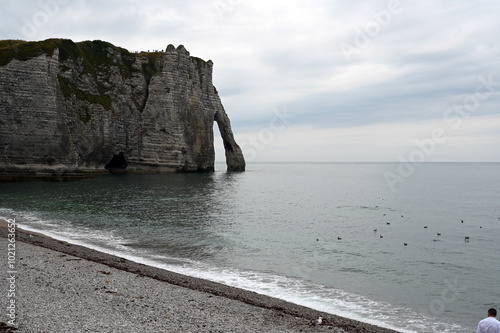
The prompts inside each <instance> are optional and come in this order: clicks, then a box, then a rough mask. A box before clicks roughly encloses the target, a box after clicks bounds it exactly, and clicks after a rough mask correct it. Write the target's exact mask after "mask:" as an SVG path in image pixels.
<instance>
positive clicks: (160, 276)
mask: <svg viewBox="0 0 500 333" xmlns="http://www.w3.org/2000/svg"><path fill="white" fill-rule="evenodd" d="M7 233H8V231H7V224H6V221H2V220H0V235H1V236H0V237H1V238H2V239H3V240H5V243H6V241H7ZM15 235H16V243H17V242H20V243H21V244H20V245H18V246H17V249H16V251H17V253H22V250H23V247H25V246H23V245H24V244H29V245H32V246H35V247H38V249H39V250H41V249H42V248H43V249H48V250H51V251H56V252H59V253H62V254H64V255H65V256H67V255H69V256H73V257H75V258H79V259H78V260H80V259H82V260H85V261H89V262H91V263H94V264H98V265H105V266H107V267H109V268H112V269H115V270H118V271H121V272H124V273H126V274H127V275H130V276H138V277H142V278H147V279H152V280H155V281H157V282H159V283H160V284H161V285H164V284H168V285H170V286H173V287H176V288H186V289H189V290H190V291H194V292H195V293H196V294H203V295H211V297H213V296H215V297H218V298H223V299H226V300H227V301H231V302H232V301H236V302H240V303H244V304H245V305H246V306H249V307H250V308H255V310H258V311H268V312H269V311H270V312H271V313H272V314H273V316H274V317H276V318H280V321H279V322H272V321H269V322H268V321H266V323H265V325H270V326H269V327H268V326H265V327H266V329H269V331H273V330H276V331H278V332H279V331H283V332H285V331H286V332H300V331H306V332H307V331H308V329H309V326H308V323H309V322H310V321H311V320H314V319H316V318H318V317H319V316H321V317H323V324H322V325H321V326H316V327H312V328H310V329H314V331H323V329H325V332H327V331H328V332H335V330H337V332H342V330H343V331H345V332H349V333H358V332H363V333H371V332H373V333H395V332H397V331H394V330H391V329H387V328H383V327H378V326H374V325H371V324H367V323H363V322H359V321H355V320H352V319H348V318H344V317H340V316H336V315H333V314H327V313H323V312H320V311H317V310H313V309H310V308H307V307H304V306H301V305H297V304H294V303H290V302H287V301H284V300H281V299H277V298H273V297H270V296H265V295H261V294H258V293H255V292H252V291H247V290H243V289H239V288H235V287H230V286H227V285H224V284H221V283H217V282H212V281H209V280H204V279H200V278H195V277H190V276H186V275H182V274H179V273H174V272H170V271H167V270H164V269H160V268H156V267H152V266H147V265H144V264H140V263H137V262H133V261H130V260H127V259H124V258H120V257H117V256H113V255H110V254H107V253H103V252H99V251H96V250H93V249H89V248H86V247H83V246H80V245H75V244H70V243H67V242H64V241H59V240H56V239H53V238H50V237H48V236H45V235H43V234H37V233H34V232H29V231H25V230H22V229H19V228H17V227H16V233H15ZM2 243H3V242H2ZM33 260H36V258H34V259H33ZM34 264H36V262H35V263H34ZM23 265H27V267H29V266H30V261H29V260H27V261H26V260H24V259H23ZM4 266H6V263H4ZM23 269H24V268H23ZM3 273H5V272H3ZM21 274H24V272H23V271H22V270H21V269H20V271H19V275H21ZM30 274H31V273H30ZM120 274H121V273H120ZM58 275H59V274H57V275H56V272H54V271H53V272H52V276H51V277H50V280H57V279H58V278H59V276H58ZM84 275H85V274H84ZM20 278H22V275H21V277H20ZM129 278H130V277H129ZM154 283H156V282H154ZM165 287H167V286H166V285H165ZM37 292H38V293H43V292H44V291H43V290H38V291H37ZM46 296H47V297H46V298H47V299H49V298H50V295H46ZM42 298H43V297H42ZM170 301H172V302H173V300H170ZM170 301H169V302H170ZM176 301H177V303H179V302H181V303H182V300H176ZM179 306H182V304H181V305H179ZM66 310H67V311H70V309H66ZM207 311H208V312H209V313H210V309H209V310H207ZM222 311H224V310H222ZM242 315H243V314H242ZM24 316H26V314H25V315H24ZM2 318H5V315H4V316H3V317H2ZM284 319H286V320H284ZM234 320H241V318H240V317H239V316H237V317H236V318H234ZM20 324H21V325H22V323H20ZM224 325H227V324H224ZM263 325H264V324H263ZM192 329H193V328H191V330H192ZM332 329H333V330H334V331H332ZM28 331H29V330H28ZM28 331H27V332H28ZM229 331H231V330H230V329H228V328H226V329H223V330H222V331H220V332H229ZM166 332H168V330H167V331H166ZM199 332H209V331H208V330H203V329H202V330H199ZM210 332H211V331H210Z"/></svg>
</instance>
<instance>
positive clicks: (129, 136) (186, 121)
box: [0, 39, 245, 179]
mask: <svg viewBox="0 0 500 333" xmlns="http://www.w3.org/2000/svg"><path fill="white" fill-rule="evenodd" d="M0 54H1V56H0V93H1V95H0V154H1V155H0V178H3V179H14V178H29V177H35V178H47V177H48V178H51V177H63V178H64V177H72V176H81V175H85V174H89V173H96V172H108V171H112V172H173V171H181V172H200V171H213V170H214V160H215V151H214V144H213V137H214V135H213V126H214V121H216V122H217V125H218V127H219V130H220V132H221V136H222V138H223V142H224V148H225V150H226V162H227V169H228V170H229V171H243V170H244V169H245V161H244V158H243V154H242V152H241V149H240V147H239V146H238V145H237V144H236V142H235V140H234V136H233V133H232V130H231V126H230V121H229V118H228V116H227V114H226V112H225V111H224V108H223V106H222V103H221V101H220V98H219V96H218V93H217V91H216V89H215V87H214V86H213V84H212V69H213V63H212V62H211V61H210V60H209V61H203V60H201V59H199V58H195V57H191V56H190V54H189V52H188V51H187V50H186V49H185V48H184V47H183V46H182V45H181V46H179V47H177V48H175V47H174V46H173V45H169V46H168V47H167V49H166V50H165V51H164V52H153V53H134V54H133V53H130V52H128V51H127V50H124V49H122V48H118V47H116V46H113V45H112V44H109V43H106V42H102V41H93V42H82V43H73V42H72V41H70V40H56V39H52V40H47V41H44V42H37V43H28V42H20V41H3V42H0Z"/></svg>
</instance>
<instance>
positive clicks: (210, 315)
mask: <svg viewBox="0 0 500 333" xmlns="http://www.w3.org/2000/svg"><path fill="white" fill-rule="evenodd" d="M7 244H8V239H7V229H6V228H5V224H1V227H0V248H1V249H4V251H2V265H0V267H2V268H0V281H1V283H0V292H1V294H3V295H5V294H6V293H7V292H8V290H9V282H8V280H7V278H8V273H7V272H8V266H7V255H8V253H7V252H8V251H7ZM16 269H17V273H16V274H15V275H16V279H15V289H16V290H15V292H16V297H15V300H16V313H15V315H16V323H17V324H18V327H19V329H18V331H17V332H37V333H42V332H50V333H55V332H106V333H107V332H131V333H133V332H191V333H194V332H207V333H208V332H214V333H215V332H334V333H335V332H339V333H340V332H349V333H357V332H366V333H368V332H373V333H390V332H392V333H394V332H395V331H392V330H388V329H385V328H380V327H376V326H373V325H369V324H365V323H361V322H357V321H354V320H350V319H346V318H342V317H338V316H334V315H329V314H325V313H321V312H318V311H315V310H312V309H309V308H306V307H303V306H299V305H296V304H293V303H289V302H286V301H282V300H279V299H276V298H272V297H268V296H264V295H260V294H257V293H254V292H250V291H246V290H242V289H238V288H233V287H229V286H225V285H222V284H219V283H215V282H211V281H207V280H203V279H198V278H192V277H189V276H185V275H181V274H177V273H173V272H169V271H166V270H162V269H158V268H155V267H151V266H146V265H142V264H138V263H135V262H132V261H129V260H126V259H122V258H118V257H115V256H112V255H108V254H105V253H101V252H98V251H95V250H91V249H88V248H85V247H81V246H77V245H72V244H68V243H65V242H61V241H58V240H54V239H51V238H48V237H45V236H43V235H37V234H33V233H29V232H24V231H22V230H20V229H17V230H16ZM8 301H9V299H8V298H7V297H6V296H3V297H2V298H1V309H2V311H1V312H0V313H1V314H0V322H7V321H8V320H9V318H8V317H7V305H8V303H7V302H8ZM320 315H321V316H322V317H323V325H321V326H316V327H310V326H309V325H308V324H309V322H310V321H311V320H313V319H315V318H317V317H318V316H320ZM0 332H2V329H1V328H0Z"/></svg>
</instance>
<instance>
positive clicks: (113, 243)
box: [0, 209, 463, 333]
mask: <svg viewBox="0 0 500 333" xmlns="http://www.w3.org/2000/svg"><path fill="white" fill-rule="evenodd" d="M14 216H16V217H19V219H18V226H19V227H21V228H23V229H24V230H27V231H31V232H37V233H42V234H45V235H47V236H50V237H52V238H54V239H58V240H61V241H66V242H68V243H72V244H76V245H81V246H85V247H87V248H90V249H94V250H97V251H101V252H104V253H108V254H111V255H115V256H118V257H122V258H125V259H128V260H131V261H134V262H138V263H141V264H145V265H149V266H153V267H158V268H161V269H166V270H170V271H173V272H176V273H180V274H184V275H188V276H193V277H197V278H201V279H206V280H210V281H214V282H219V283H222V284H226V285H229V286H232V287H237V288H241V289H245V290H249V291H253V292H257V293H260V294H264V295H267V296H272V297H276V298H279V299H283V300H286V301H289V302H292V303H295V304H299V305H303V306H306V307H310V308H313V309H316V310H318V311H322V312H326V313H331V314H335V315H339V316H343V317H347V318H351V319H354V320H359V321H362V322H366V323H369V324H373V325H377V326H381V327H386V328H390V329H394V330H398V331H400V332H403V333H418V332H436V333H437V332H440V333H445V332H458V331H461V330H463V328H461V327H460V326H458V325H453V326H450V325H449V324H445V323H439V322H437V321H436V319H434V318H428V317H425V316H423V315H420V314H417V313H415V312H413V311H412V310H410V309H406V308H401V307H394V306H392V305H391V304H388V303H384V302H377V301H374V300H371V299H369V298H366V297H364V296H361V295H356V294H352V293H348V292H345V291H343V290H340V289H335V288H332V287H327V286H322V285H316V284H312V283H308V282H306V281H303V280H300V279H298V278H292V277H286V276H279V275H274V274H269V273H263V272H255V271H249V270H238V269H234V268H230V267H215V266H211V265H208V264H205V263H202V262H198V261H193V260H190V259H185V258H183V259H180V258H172V257H168V256H165V255H158V254H155V253H152V252H149V251H147V250H140V249H136V248H134V247H131V246H124V245H123V244H125V243H127V240H126V239H123V238H122V237H118V236H116V235H114V234H113V232H109V231H108V232H104V231H100V230H99V231H96V230H92V229H89V228H84V227H74V226H72V225H71V224H70V223H67V222H66V221H62V220H47V219H41V218H39V217H38V216H37V215H36V214H33V213H30V212H16V211H13V210H10V209H0V218H4V219H8V218H12V217H14ZM402 318H404V320H402ZM443 327H448V328H447V329H444V330H443Z"/></svg>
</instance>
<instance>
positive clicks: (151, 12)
mask: <svg viewBox="0 0 500 333" xmlns="http://www.w3.org/2000/svg"><path fill="white" fill-rule="evenodd" d="M0 3H1V5H2V11H1V13H0V18H1V20H0V39H23V40H43V39H47V38H53V37H58V38H70V39H73V40H74V41H82V40H94V39H101V40H106V41H109V42H111V43H113V44H115V45H118V46H121V47H124V48H127V49H129V50H131V51H135V50H159V49H165V48H166V46H167V45H168V44H174V45H176V46H177V45H179V44H183V45H184V46H185V47H186V48H187V49H188V50H189V51H190V53H191V55H193V56H197V57H200V58H202V59H205V60H209V59H211V60H212V61H213V62H214V64H215V65H214V83H215V85H216V87H217V90H218V91H219V94H220V96H221V98H222V102H223V104H224V106H225V109H226V111H227V113H228V114H229V116H230V118H231V120H232V124H233V131H234V132H235V134H236V138H237V141H238V142H239V143H240V145H241V146H242V148H243V149H244V152H245V155H246V157H247V160H248V161H340V162H345V161H404V160H409V161H411V162H415V163H417V162H421V161H496V162H500V38H499V33H500V20H499V19H498V17H499V16H498V15H499V13H500V2H499V1H497V0H477V1H470V0H469V1H466V0H453V1H452V0H448V1H446V0H433V1H431V0H422V1H417V0H399V1H398V0H370V1H368V0H359V1H346V0H344V1H340V0H328V1H327V0H309V1H307V0H287V1H281V0H280V1H270V0H267V1H262V0H197V1H194V0H183V1H173V0H170V1H167V0H161V1H160V0H150V1H147V2H145V1H143V2H140V1H130V0H110V1H103V0H99V1H95V0H86V1H85V0H40V1H31V0H30V1H28V0H0ZM216 148H217V154H218V159H223V157H222V156H223V154H222V151H221V150H222V143H220V142H219V143H218V146H217V147H216Z"/></svg>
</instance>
